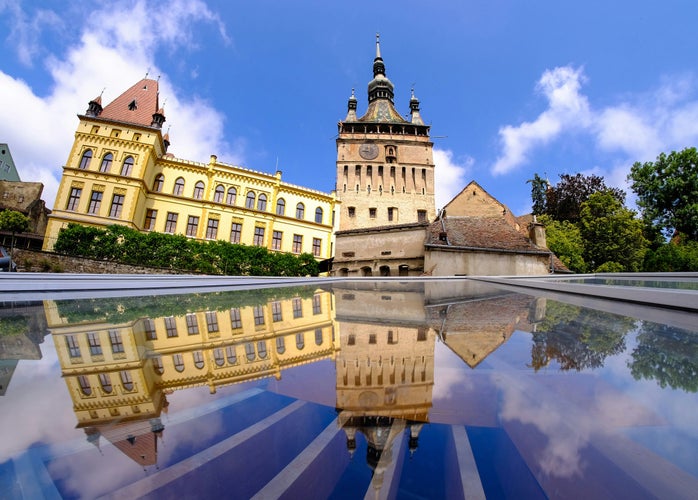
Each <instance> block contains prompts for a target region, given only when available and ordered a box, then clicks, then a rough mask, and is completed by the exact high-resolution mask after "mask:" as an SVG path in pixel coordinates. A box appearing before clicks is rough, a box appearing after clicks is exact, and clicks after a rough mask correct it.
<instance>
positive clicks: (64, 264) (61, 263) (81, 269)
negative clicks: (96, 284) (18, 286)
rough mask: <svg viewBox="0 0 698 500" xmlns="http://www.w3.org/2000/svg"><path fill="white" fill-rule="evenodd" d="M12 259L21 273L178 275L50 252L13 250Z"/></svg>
mask: <svg viewBox="0 0 698 500" xmlns="http://www.w3.org/2000/svg"><path fill="white" fill-rule="evenodd" d="M13 258H14V260H15V262H16V263H17V269H18V270H19V271H20V272H22V271H24V272H38V273H86V274H178V273H177V272H176V271H172V270H170V269H161V268H154V267H139V266H130V265H127V264H119V263H116V262H110V261H106V260H93V259H85V258H81V257H68V256H66V255H59V254H56V253H52V252H40V251H32V250H20V249H17V248H16V249H15V250H14V254H13Z"/></svg>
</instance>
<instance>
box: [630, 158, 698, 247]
mask: <svg viewBox="0 0 698 500" xmlns="http://www.w3.org/2000/svg"><path fill="white" fill-rule="evenodd" d="M628 180H629V181H631V184H630V187H631V188H632V190H633V191H634V192H635V193H636V194H637V197H638V199H637V204H638V206H639V207H640V209H641V211H642V215H643V218H644V219H645V220H647V221H648V222H650V223H652V224H655V225H657V226H658V227H659V228H661V230H662V231H663V232H664V234H665V235H667V236H672V235H674V233H675V232H679V233H683V234H685V235H686V236H688V238H690V239H691V240H694V241H697V240H698V151H696V148H686V149H684V150H683V151H679V152H678V153H677V152H676V151H672V152H671V153H670V154H669V155H666V154H665V153H660V155H659V156H658V157H657V160H656V161H655V162H645V163H640V162H636V163H635V164H633V166H632V168H631V169H630V174H628Z"/></svg>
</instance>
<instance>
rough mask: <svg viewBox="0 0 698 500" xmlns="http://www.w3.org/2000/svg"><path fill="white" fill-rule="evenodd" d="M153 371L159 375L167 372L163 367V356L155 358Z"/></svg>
mask: <svg viewBox="0 0 698 500" xmlns="http://www.w3.org/2000/svg"><path fill="white" fill-rule="evenodd" d="M153 370H154V371H155V373H157V374H158V375H162V374H163V372H164V371H165V368H164V367H163V366H162V357H161V356H155V357H154V358H153Z"/></svg>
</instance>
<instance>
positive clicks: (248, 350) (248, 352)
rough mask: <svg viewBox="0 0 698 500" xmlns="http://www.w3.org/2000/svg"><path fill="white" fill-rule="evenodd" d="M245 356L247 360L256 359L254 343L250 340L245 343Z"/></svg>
mask: <svg viewBox="0 0 698 500" xmlns="http://www.w3.org/2000/svg"><path fill="white" fill-rule="evenodd" d="M245 356H246V357H247V361H254V358H255V352H254V344H253V343H252V342H248V343H246V344H245Z"/></svg>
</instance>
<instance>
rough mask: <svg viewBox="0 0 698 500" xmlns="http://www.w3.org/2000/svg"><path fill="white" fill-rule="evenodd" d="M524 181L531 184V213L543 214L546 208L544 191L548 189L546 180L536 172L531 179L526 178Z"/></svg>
mask: <svg viewBox="0 0 698 500" xmlns="http://www.w3.org/2000/svg"><path fill="white" fill-rule="evenodd" d="M526 183H530V184H531V201H532V202H533V206H532V208H531V213H533V215H543V214H544V213H545V210H546V206H545V196H546V195H545V193H546V191H547V190H548V181H547V180H545V179H543V178H542V177H540V176H539V175H538V174H534V175H533V179H529V180H527V181H526Z"/></svg>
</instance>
